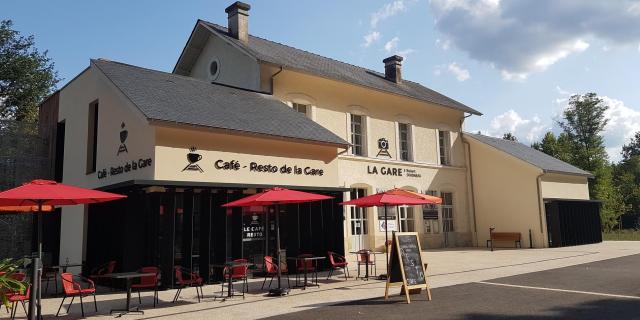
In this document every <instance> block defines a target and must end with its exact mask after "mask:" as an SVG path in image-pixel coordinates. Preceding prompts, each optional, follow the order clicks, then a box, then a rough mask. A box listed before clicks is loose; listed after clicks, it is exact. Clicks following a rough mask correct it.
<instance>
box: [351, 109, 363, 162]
mask: <svg viewBox="0 0 640 320" xmlns="http://www.w3.org/2000/svg"><path fill="white" fill-rule="evenodd" d="M364 139H365V134H364V116H359V115H355V114H352V115H351V143H352V144H353V146H352V147H351V154H353V155H356V156H364V155H365V154H364V146H365V144H364Z"/></svg>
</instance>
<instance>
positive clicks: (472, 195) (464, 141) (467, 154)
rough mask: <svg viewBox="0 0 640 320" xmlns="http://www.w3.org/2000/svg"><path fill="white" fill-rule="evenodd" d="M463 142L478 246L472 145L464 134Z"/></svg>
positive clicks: (470, 206) (474, 231) (474, 230)
mask: <svg viewBox="0 0 640 320" xmlns="http://www.w3.org/2000/svg"><path fill="white" fill-rule="evenodd" d="M462 144H464V145H465V151H466V157H467V166H468V167H469V170H468V179H469V180H468V181H467V188H468V189H469V193H470V194H471V203H470V205H469V208H470V209H471V212H472V215H471V216H472V217H473V233H474V234H475V240H476V241H475V242H476V246H478V245H479V243H478V225H477V221H476V195H475V192H474V189H473V166H472V165H471V145H469V142H468V141H466V139H465V137H464V134H463V137H462Z"/></svg>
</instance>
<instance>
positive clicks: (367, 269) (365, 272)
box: [349, 250, 385, 280]
mask: <svg viewBox="0 0 640 320" xmlns="http://www.w3.org/2000/svg"><path fill="white" fill-rule="evenodd" d="M364 251H366V252H367V253H369V255H372V254H385V253H384V252H378V251H371V250H364ZM349 253H353V254H356V255H357V254H360V251H351V252H349ZM367 259H368V258H367ZM369 261H370V260H368V261H367V263H366V264H365V268H364V278H362V280H369V263H368V262H369Z"/></svg>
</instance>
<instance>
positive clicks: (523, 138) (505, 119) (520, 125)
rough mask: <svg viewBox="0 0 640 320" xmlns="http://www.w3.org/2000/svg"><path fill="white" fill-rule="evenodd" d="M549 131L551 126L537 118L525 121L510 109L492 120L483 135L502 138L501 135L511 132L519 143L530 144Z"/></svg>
mask: <svg viewBox="0 0 640 320" xmlns="http://www.w3.org/2000/svg"><path fill="white" fill-rule="evenodd" d="M550 129H551V125H550V124H549V123H543V122H542V120H541V119H540V118H539V117H538V116H534V117H533V118H531V119H525V118H522V117H521V116H520V115H519V114H518V113H517V112H516V111H515V110H513V109H510V110H508V111H507V112H505V113H503V114H501V115H498V116H496V117H495V118H493V120H491V124H490V126H489V129H488V130H485V131H484V133H485V134H488V135H490V136H494V137H502V135H503V134H505V133H507V132H511V133H512V134H513V135H515V136H516V138H518V140H519V141H520V142H522V143H524V144H531V143H533V142H535V141H538V140H539V139H540V138H541V137H542V135H544V133H545V132H547V131H548V130H550Z"/></svg>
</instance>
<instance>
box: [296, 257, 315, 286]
mask: <svg viewBox="0 0 640 320" xmlns="http://www.w3.org/2000/svg"><path fill="white" fill-rule="evenodd" d="M311 257H313V255H312V254H310V253H305V254H300V255H298V258H311ZM296 269H297V272H296V284H298V281H299V276H300V272H306V273H309V272H311V273H312V274H313V277H315V279H316V284H318V269H317V268H316V263H315V261H313V260H296ZM312 280H313V278H312ZM305 285H306V284H305Z"/></svg>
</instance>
